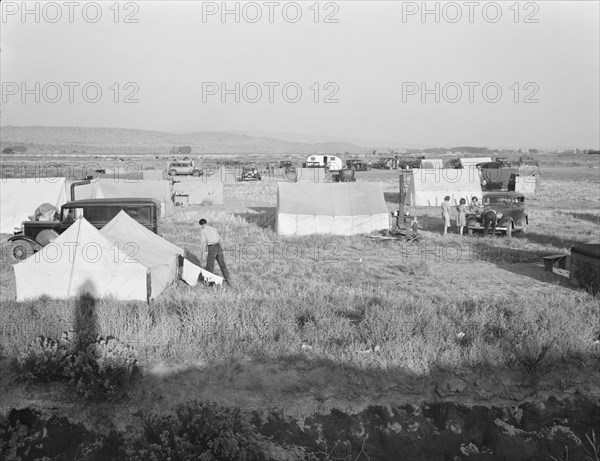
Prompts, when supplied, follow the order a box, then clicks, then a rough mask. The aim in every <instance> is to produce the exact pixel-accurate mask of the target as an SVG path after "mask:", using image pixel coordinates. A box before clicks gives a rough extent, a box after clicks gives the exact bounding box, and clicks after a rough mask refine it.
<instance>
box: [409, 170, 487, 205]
mask: <svg viewBox="0 0 600 461" xmlns="http://www.w3.org/2000/svg"><path fill="white" fill-rule="evenodd" d="M446 196H449V197H450V203H452V204H453V205H458V202H459V201H460V199H461V198H464V199H465V200H466V201H467V204H468V203H470V201H471V198H472V197H477V198H479V199H480V200H481V198H482V190H481V177H480V173H479V170H478V169H477V168H474V167H471V168H467V169H452V168H442V169H435V170H424V169H419V170H413V171H412V175H411V177H410V182H409V185H408V190H407V193H406V195H405V200H404V203H405V204H406V205H410V206H440V205H441V204H442V202H443V201H444V197H446Z"/></svg>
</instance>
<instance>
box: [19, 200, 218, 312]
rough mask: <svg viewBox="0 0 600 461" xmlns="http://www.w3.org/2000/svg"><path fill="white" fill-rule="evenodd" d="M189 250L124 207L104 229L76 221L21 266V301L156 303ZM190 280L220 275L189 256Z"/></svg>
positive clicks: (187, 275) (186, 263)
mask: <svg viewBox="0 0 600 461" xmlns="http://www.w3.org/2000/svg"><path fill="white" fill-rule="evenodd" d="M184 255H185V251H184V249H183V248H180V247H178V246H177V245H174V244H172V243H171V242H169V241H167V240H165V239H164V238H162V237H160V236H159V235H157V234H155V233H153V232H152V231H150V230H148V229H146V228H145V227H144V226H142V225H141V224H139V223H138V222H137V221H135V220H134V219H133V218H131V217H130V216H129V215H128V214H127V213H125V212H124V211H121V212H119V214H118V215H117V216H115V217H114V218H113V219H112V220H111V221H110V222H109V223H107V224H106V225H105V226H104V227H103V228H102V229H100V230H98V229H96V228H95V227H94V226H92V225H91V224H90V223H89V222H88V221H86V220H85V219H84V218H80V219H78V220H76V222H75V223H74V224H72V225H71V226H70V227H69V228H68V229H67V230H66V231H65V232H64V233H62V234H61V235H60V236H58V238H57V239H56V240H55V241H54V242H52V243H50V244H48V245H46V246H45V247H44V248H42V249H41V250H40V251H39V252H37V253H35V254H33V255H31V256H29V257H28V258H27V259H25V260H23V261H21V262H19V263H17V264H15V265H14V266H13V267H14V271H15V279H16V291H17V301H24V300H27V299H30V298H36V297H38V296H41V295H46V296H50V297H54V298H70V297H73V296H78V295H80V294H83V293H89V294H91V295H92V296H94V297H107V296H112V297H114V298H115V299H118V300H126V301H146V302H148V301H150V300H152V299H154V298H156V297H157V296H159V295H160V294H161V293H162V292H163V291H164V290H165V288H167V287H168V286H169V285H170V284H171V283H173V282H174V281H175V280H177V278H178V277H179V267H180V260H183V259H180V258H183V257H184ZM183 264H184V277H183V278H184V280H185V281H186V282H188V283H189V284H190V285H195V284H196V283H197V280H198V276H199V275H200V273H202V275H203V276H204V277H207V278H209V279H211V280H212V281H214V282H216V283H221V282H222V279H221V278H220V277H218V276H214V275H213V274H210V273H208V272H206V271H204V270H202V269H200V268H199V267H198V266H195V265H194V264H192V263H190V262H189V261H188V260H187V259H185V260H183Z"/></svg>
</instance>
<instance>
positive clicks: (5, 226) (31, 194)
mask: <svg viewBox="0 0 600 461" xmlns="http://www.w3.org/2000/svg"><path fill="white" fill-rule="evenodd" d="M65 180H66V179H65V178H18V179H13V178H2V179H0V233H2V234H12V233H13V232H14V229H15V227H21V223H22V222H23V221H27V220H29V216H30V215H33V214H34V212H35V209H36V208H37V207H38V206H39V205H41V204H42V203H50V204H51V205H54V206H55V207H56V208H58V209H60V207H61V205H63V204H64V203H65V202H66V201H67V194H66V187H65Z"/></svg>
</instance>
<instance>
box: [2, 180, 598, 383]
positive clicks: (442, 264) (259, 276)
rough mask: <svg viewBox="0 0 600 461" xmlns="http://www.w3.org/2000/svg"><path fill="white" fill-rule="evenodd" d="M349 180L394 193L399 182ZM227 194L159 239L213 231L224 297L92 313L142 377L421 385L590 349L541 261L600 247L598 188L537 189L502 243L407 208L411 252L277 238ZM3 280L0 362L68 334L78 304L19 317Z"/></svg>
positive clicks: (564, 184) (264, 200) (591, 329)
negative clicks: (194, 366) (245, 362)
mask: <svg viewBox="0 0 600 461" xmlns="http://www.w3.org/2000/svg"><path fill="white" fill-rule="evenodd" d="M359 175H360V173H359ZM359 180H360V181H362V180H371V181H372V180H379V181H382V182H383V185H384V190H385V191H386V192H390V193H393V192H395V191H396V190H397V189H396V188H397V182H396V181H397V179H396V173H395V172H389V171H385V172H384V171H371V172H367V173H364V174H363V175H362V176H359ZM225 195H226V197H227V202H226V205H225V206H223V207H203V208H202V207H189V208H181V209H178V210H177V212H176V214H175V216H174V217H173V218H172V219H169V220H167V221H166V222H165V223H163V225H162V227H161V233H162V235H163V236H164V237H165V238H167V239H168V240H170V241H172V242H174V243H176V244H178V245H181V246H183V247H185V248H186V249H188V250H189V251H191V252H193V253H195V254H197V255H199V254H200V247H199V236H198V226H197V222H198V219H199V218H200V217H205V218H206V219H208V220H209V222H211V224H213V225H215V227H217V228H218V229H219V230H220V232H221V234H222V236H223V238H224V242H225V243H224V249H225V253H226V259H227V263H228V266H229V267H230V270H231V272H232V273H233V275H234V282H235V285H234V286H233V287H227V288H226V289H213V288H205V287H195V288H192V287H189V286H187V285H185V284H184V283H183V282H178V283H177V284H175V285H174V286H172V287H170V288H169V289H167V291H166V292H165V293H164V294H163V295H162V296H161V297H160V298H159V299H157V300H156V301H154V302H152V303H151V304H150V305H146V304H141V303H123V302H118V301H115V300H99V301H98V304H97V307H96V311H97V328H98V333H99V334H104V335H106V334H111V335H114V336H116V337H118V338H120V339H121V340H123V341H125V342H128V343H131V344H134V345H136V346H137V347H138V349H139V351H140V355H141V357H142V358H143V360H144V361H145V362H146V363H147V364H148V365H152V364H156V363H158V362H162V361H166V362H169V363H178V364H189V363H196V362H199V361H200V362H203V363H212V364H217V363H225V362H228V361H231V360H240V359H247V358H250V359H253V360H261V361H271V360H273V361H276V360H280V359H282V358H285V357H287V356H289V355H291V354H297V353H307V352H308V351H309V352H310V353H311V354H316V355H317V356H321V357H324V358H327V359H330V360H333V361H335V362H340V363H342V362H343V363H350V364H353V365H356V366H359V367H363V366H369V367H377V368H381V369H386V368H389V367H400V366H401V367H402V368H403V369H405V370H407V371H408V372H411V373H415V374H418V375H419V374H420V375H423V374H427V373H428V372H430V371H431V370H432V369H434V368H436V369H438V368H441V369H458V368H461V367H475V366H482V365H483V366H485V365H488V366H490V367H494V368H495V367H504V366H513V365H518V364H522V363H529V364H530V365H531V366H534V365H536V363H538V362H539V363H546V364H549V363H558V362H560V361H563V360H573V359H581V358H584V357H587V356H588V355H589V351H590V346H591V344H592V342H593V341H594V340H595V339H596V337H597V335H598V334H600V312H599V311H600V308H599V301H598V298H597V297H596V298H594V297H592V296H591V295H589V294H587V293H585V292H584V291H580V290H576V289H574V288H573V287H570V286H569V284H568V283H567V282H566V279H565V277H564V276H561V275H559V274H556V273H552V274H550V273H544V271H543V268H542V265H541V259H540V258H541V256H543V255H544V254H549V253H556V252H568V250H569V249H570V246H571V245H572V244H574V243H577V242H585V241H588V240H591V239H592V238H598V237H600V235H599V229H600V227H599V225H598V224H599V220H600V210H599V209H598V205H599V204H600V190H599V188H598V183H597V182H595V183H594V182H591V181H579V182H574V181H565V180H559V179H544V180H543V182H542V184H541V187H540V190H539V192H538V194H537V195H536V196H535V197H530V198H529V199H528V202H527V204H528V208H529V210H530V223H531V225H530V228H529V232H528V233H527V234H525V235H517V236H515V237H513V238H512V239H504V238H499V239H482V238H477V237H464V238H461V237H459V236H458V235H449V236H447V237H445V238H443V237H442V236H441V235H440V234H441V222H440V220H439V219H438V218H437V216H438V214H439V213H438V210H437V209H426V208H422V209H413V210H411V211H412V213H413V214H416V215H418V216H419V217H420V222H421V223H422V226H423V227H424V230H423V234H424V237H425V238H424V241H423V242H422V243H421V244H420V245H414V244H403V243H399V242H373V241H371V240H369V239H367V238H365V237H363V236H356V237H345V238H344V237H341V238H340V237H331V236H322V237H321V236H319V237H317V236H314V237H305V238H298V239H281V238H279V237H278V236H277V234H276V232H275V230H274V221H273V220H272V218H273V213H274V209H273V207H274V206H275V205H276V183H275V182H273V181H263V182H262V183H233V182H232V183H227V184H225ZM390 196H393V195H390ZM389 207H390V209H394V208H395V204H394V203H389ZM453 231H455V230H453ZM1 273H2V279H1V282H2V286H3V289H4V290H3V291H4V294H3V300H4V301H3V306H2V310H3V315H2V321H1V322H0V344H1V345H2V350H3V353H4V354H5V355H8V356H13V355H14V354H16V353H17V352H18V351H19V349H20V348H22V347H23V346H24V345H26V344H27V343H28V342H29V341H31V340H32V339H33V338H35V336H36V335H38V334H44V335H50V336H56V335H59V334H60V332H61V331H63V330H68V329H69V328H71V325H72V319H73V316H74V315H75V314H74V312H75V311H76V310H77V309H78V301H77V300H71V301H57V300H50V299H43V300H40V301H35V302H28V303H15V302H14V301H10V297H11V293H12V290H13V289H14V281H13V280H12V274H11V268H10V266H9V265H8V264H6V263H3V265H2V271H1ZM375 351H376V352H375Z"/></svg>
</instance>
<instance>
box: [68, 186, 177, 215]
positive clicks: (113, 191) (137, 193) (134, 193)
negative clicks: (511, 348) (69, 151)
mask: <svg viewBox="0 0 600 461" xmlns="http://www.w3.org/2000/svg"><path fill="white" fill-rule="evenodd" d="M98 183H99V187H100V189H101V190H102V193H103V195H104V197H105V198H117V197H150V198H155V199H158V200H159V201H160V204H161V206H160V208H161V211H160V214H161V217H163V218H164V217H167V216H170V215H171V214H172V210H173V201H172V198H171V182H170V181H166V180H165V181H160V180H151V179H134V180H124V179H114V178H113V179H109V178H100V179H99V180H98ZM75 190H77V189H75Z"/></svg>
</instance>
